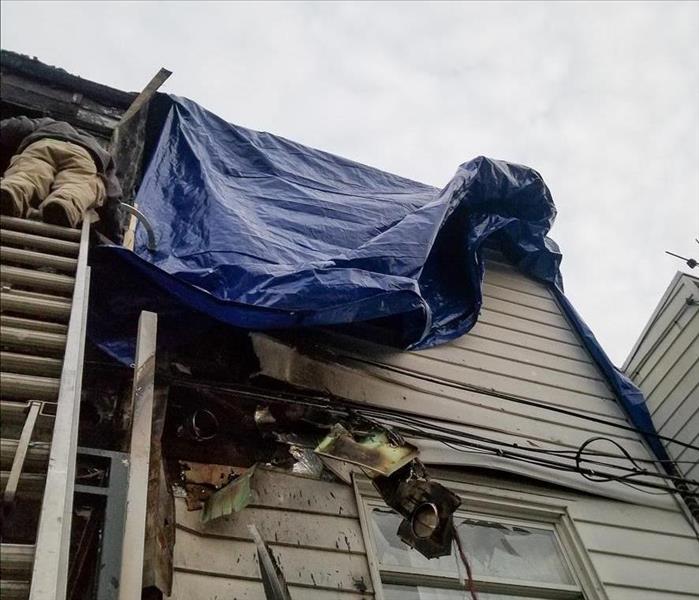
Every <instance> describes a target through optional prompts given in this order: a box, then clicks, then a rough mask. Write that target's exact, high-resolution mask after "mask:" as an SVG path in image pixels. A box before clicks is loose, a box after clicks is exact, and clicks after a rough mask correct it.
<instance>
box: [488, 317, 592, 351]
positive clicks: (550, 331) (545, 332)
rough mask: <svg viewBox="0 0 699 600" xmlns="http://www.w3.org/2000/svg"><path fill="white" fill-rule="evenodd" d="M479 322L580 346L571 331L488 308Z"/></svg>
mask: <svg viewBox="0 0 699 600" xmlns="http://www.w3.org/2000/svg"><path fill="white" fill-rule="evenodd" d="M479 321H480V322H483V323H487V324H488V325H496V326H497V327H504V328H505V329H510V330H512V331H518V332H520V333H526V334H529V335H533V336H537V337H540V338H543V339H546V340H553V341H557V342H563V343H564V344H570V345H571V346H580V342H579V341H578V338H577V337H576V336H575V334H574V333H573V332H572V331H571V330H570V329H562V328H560V327H552V326H551V325H543V324H541V323H536V322H535V321H529V320H527V319H523V318H521V317H513V316H511V315H506V314H503V313H499V312H495V311H491V310H488V309H487V308H483V309H482V310H481V313H480V316H479Z"/></svg>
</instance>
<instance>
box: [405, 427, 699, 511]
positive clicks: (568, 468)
mask: <svg viewBox="0 0 699 600" xmlns="http://www.w3.org/2000/svg"><path fill="white" fill-rule="evenodd" d="M403 431H405V432H407V433H409V434H412V435H413V436H414V437H423V438H426V439H431V440H434V441H438V442H441V443H445V441H444V439H442V437H441V436H435V435H432V434H425V433H424V432H420V431H418V430H415V429H413V428H411V427H406V428H404V429H403ZM451 443H453V444H462V445H465V446H467V447H476V448H485V447H484V446H482V445H480V444H477V443H474V442H467V441H463V440H451ZM489 450H490V453H491V454H495V455H497V456H501V457H503V458H508V459H510V460H515V461H519V462H523V463H527V464H533V465H537V466H543V467H546V468H549V469H553V470H557V471H563V472H568V473H578V474H580V475H582V476H586V475H587V477H586V478H587V479H589V480H590V481H593V482H601V481H605V482H610V481H615V482H618V483H622V484H624V485H629V486H630V487H633V488H634V489H638V488H637V487H636V486H642V487H649V488H652V489H657V490H662V491H663V493H669V494H675V493H678V490H676V489H675V488H672V487H669V486H665V485H662V484H656V483H653V482H647V481H635V482H634V483H635V484H636V486H633V485H631V484H630V483H629V482H628V481H627V480H628V479H630V478H633V477H640V476H647V475H652V474H650V473H639V472H630V473H627V474H625V475H612V474H609V473H601V472H600V471H595V470H591V469H585V468H582V467H579V466H575V465H566V464H562V463H558V462H556V461H551V460H546V459H542V458H535V457H527V456H522V455H520V454H518V453H514V452H512V451H510V450H502V449H500V448H489ZM610 466H612V465H610ZM614 468H619V469H623V467H616V466H614ZM600 474H603V475H604V476H605V479H594V477H595V476H596V475H600ZM639 491H644V490H639ZM686 495H689V496H695V497H699V492H686Z"/></svg>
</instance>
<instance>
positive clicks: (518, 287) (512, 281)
mask: <svg viewBox="0 0 699 600" xmlns="http://www.w3.org/2000/svg"><path fill="white" fill-rule="evenodd" d="M484 281H485V282H486V283H490V284H493V285H498V286H500V287H504V288H507V289H510V290H513V291H516V292H522V293H525V294H530V295H533V296H540V297H541V298H545V299H551V298H553V295H552V294H551V292H550V291H549V289H548V286H547V285H545V284H543V283H540V282H538V281H536V280H534V279H532V278H530V277H527V276H526V275H525V274H524V273H521V272H520V271H518V270H517V269H515V268H514V267H511V266H509V265H507V266H506V265H503V264H502V263H499V262H493V261H486V264H485V276H484Z"/></svg>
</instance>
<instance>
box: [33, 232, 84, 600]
mask: <svg viewBox="0 0 699 600" xmlns="http://www.w3.org/2000/svg"><path fill="white" fill-rule="evenodd" d="M89 235H90V223H89V220H88V219H86V220H85V221H84V223H83V226H82V231H81V233H80V250H79V253H78V263H77V268H76V272H75V288H74V290H73V305H72V310H71V314H70V320H69V323H68V333H67V338H66V348H65V359H64V361H63V368H62V371H61V379H60V386H59V392H58V403H57V408H56V417H55V422H54V433H53V440H52V442H51V451H50V457H49V466H48V470H47V473H46V486H45V489H44V497H43V501H42V506H41V513H40V517H39V527H38V531H37V537H36V553H35V557H34V567H33V570H32V579H31V588H30V593H29V594H30V595H29V598H30V599H31V600H65V598H66V594H67V584H68V559H69V552H70V533H71V524H72V511H73V492H74V485H75V460H76V453H77V443H78V423H79V418H80V395H81V387H82V370H83V358H84V350H85V334H86V324H87V309H88V303H89V302H88V300H89V287H90V268H89V267H88V265H87V254H88V246H89Z"/></svg>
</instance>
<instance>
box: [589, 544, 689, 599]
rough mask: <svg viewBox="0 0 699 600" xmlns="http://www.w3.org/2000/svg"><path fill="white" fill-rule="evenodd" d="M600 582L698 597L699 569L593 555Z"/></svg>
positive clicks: (636, 559) (613, 556)
mask: <svg viewBox="0 0 699 600" xmlns="http://www.w3.org/2000/svg"><path fill="white" fill-rule="evenodd" d="M590 558H591V559H592V562H593V563H594V565H595V568H596V570H597V573H598V575H599V576H600V579H602V581H603V582H604V583H605V584H607V583H611V584H616V585H633V586H635V587H639V588H645V589H648V590H657V591H658V592H662V593H664V592H682V593H685V594H696V591H697V590H699V567H696V566H690V565H678V564H675V563H666V562H660V561H657V560H645V559H640V558H628V557H624V556H617V555H610V554H602V553H599V552H595V551H592V552H590Z"/></svg>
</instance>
